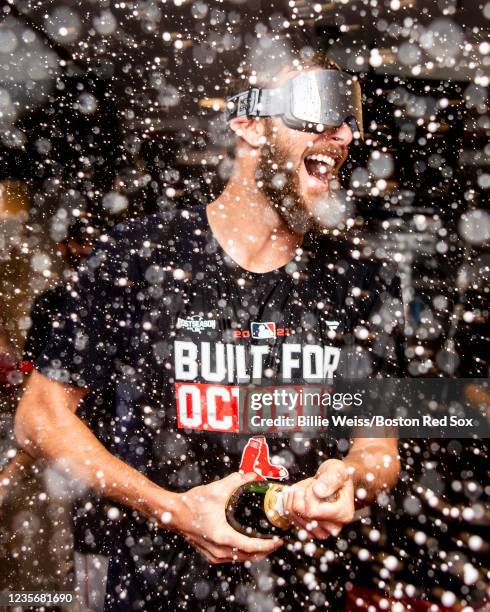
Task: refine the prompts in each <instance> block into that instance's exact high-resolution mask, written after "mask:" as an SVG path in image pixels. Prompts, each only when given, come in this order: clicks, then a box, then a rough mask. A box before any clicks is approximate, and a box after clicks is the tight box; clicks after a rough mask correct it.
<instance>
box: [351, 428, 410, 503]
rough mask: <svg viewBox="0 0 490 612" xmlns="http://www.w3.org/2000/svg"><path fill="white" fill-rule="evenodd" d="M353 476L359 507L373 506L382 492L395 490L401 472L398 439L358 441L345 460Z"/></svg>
mask: <svg viewBox="0 0 490 612" xmlns="http://www.w3.org/2000/svg"><path fill="white" fill-rule="evenodd" d="M344 463H345V464H346V465H347V467H348V469H349V472H350V473H351V474H352V479H353V482H354V490H355V497H356V507H358V508H359V507H362V506H366V505H368V504H370V503H372V502H373V501H374V500H375V499H376V496H377V495H378V493H380V492H381V491H383V490H387V489H390V488H391V487H393V486H394V485H395V484H396V482H397V480H398V476H399V473H400V461H399V458H398V449H397V444H396V441H395V440H392V439H390V440H381V439H380V440H379V441H370V442H369V443H356V442H354V444H353V446H352V447H351V450H350V452H349V453H348V455H347V456H346V457H345V459H344Z"/></svg>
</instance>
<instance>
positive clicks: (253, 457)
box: [240, 436, 289, 480]
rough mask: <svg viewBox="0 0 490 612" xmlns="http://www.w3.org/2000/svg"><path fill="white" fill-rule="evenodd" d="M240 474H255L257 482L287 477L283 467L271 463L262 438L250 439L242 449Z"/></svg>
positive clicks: (264, 440)
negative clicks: (257, 477)
mask: <svg viewBox="0 0 490 612" xmlns="http://www.w3.org/2000/svg"><path fill="white" fill-rule="evenodd" d="M240 472H244V473H245V474H247V473H249V472H255V473H256V474H257V475H258V476H259V480H265V479H266V478H273V479H275V480H280V479H283V478H287V477H288V476H289V472H288V471H287V469H286V468H285V467H282V466H277V465H274V464H273V463H271V461H270V457H269V447H268V445H267V440H266V439H265V438H264V437H263V436H257V437H255V438H250V440H249V441H248V442H247V445H246V446H245V448H244V449H243V454H242V460H241V463H240Z"/></svg>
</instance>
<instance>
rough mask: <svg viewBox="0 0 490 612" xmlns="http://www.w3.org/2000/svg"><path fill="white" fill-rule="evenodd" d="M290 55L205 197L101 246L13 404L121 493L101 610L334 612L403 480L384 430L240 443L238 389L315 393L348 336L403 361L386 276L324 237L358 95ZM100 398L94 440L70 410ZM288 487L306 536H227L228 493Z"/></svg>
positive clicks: (333, 73)
mask: <svg viewBox="0 0 490 612" xmlns="http://www.w3.org/2000/svg"><path fill="white" fill-rule="evenodd" d="M292 57H293V59H291V58H289V59H288V61H287V62H285V64H284V65H282V66H280V67H278V68H277V70H276V72H275V74H274V75H272V78H271V77H270V75H269V76H267V77H266V76H264V75H262V77H261V74H260V71H259V72H258V73H257V74H256V75H254V78H253V79H252V81H247V79H242V80H241V81H240V83H239V86H240V88H239V89H238V90H236V91H234V92H232V94H233V95H231V96H230V98H229V100H228V118H229V125H230V128H231V130H233V132H234V133H235V134H236V149H235V162H234V169H233V172H232V175H231V178H230V180H229V182H228V184H227V185H226V187H225V189H224V191H223V192H222V194H221V195H220V196H219V197H218V198H217V199H216V200H215V201H214V202H212V203H210V204H209V205H208V206H207V207H200V206H194V207H188V208H186V209H185V210H182V211H177V212H176V213H175V214H174V215H173V216H169V215H168V214H167V213H166V214H162V215H156V216H153V217H148V218H145V219H142V220H137V221H134V222H131V223H125V224H121V225H120V226H118V227H117V228H116V230H115V231H114V232H113V233H111V234H110V235H108V236H102V237H101V239H100V241H99V245H98V247H97V249H96V250H95V252H94V253H93V255H92V256H91V257H90V258H89V259H88V260H87V261H86V263H85V265H84V266H83V267H82V268H81V269H80V271H79V277H78V282H76V283H75V284H73V285H72V286H70V287H68V289H67V294H66V302H65V304H64V309H63V312H64V314H63V316H61V318H60V320H59V321H58V322H57V325H56V327H55V328H53V333H52V335H51V339H50V342H49V344H48V346H47V347H46V348H45V350H44V353H43V355H42V356H41V357H40V358H39V359H38V360H37V362H36V370H35V371H34V372H33V373H32V375H31V377H30V380H29V382H28V384H27V388H26V391H25V395H24V397H23V399H22V400H21V403H20V406H19V409H18V413H17V418H16V434H17V437H18V440H19V443H20V444H21V445H22V447H23V448H24V449H25V450H26V451H27V452H29V453H31V454H33V455H36V456H42V457H44V458H45V459H47V460H48V461H49V462H51V463H52V464H55V465H57V466H58V468H59V469H60V470H62V471H63V473H64V474H65V475H66V476H67V477H69V478H71V479H76V480H77V481H80V480H81V481H82V482H83V483H84V484H85V485H86V486H88V487H91V488H92V489H94V490H95V491H96V492H97V493H98V494H99V495H101V496H103V497H106V498H109V499H111V500H113V502H114V509H113V510H112V511H111V512H109V515H110V516H108V521H111V522H112V523H113V525H112V527H111V532H112V533H113V537H112V540H113V541H112V554H111V559H110V563H109V575H108V581H107V597H106V608H107V609H110V610H155V609H189V610H198V609H202V610H217V609H224V610H233V609H257V610H292V609H296V608H297V607H299V606H301V607H305V608H306V609H314V608H315V607H319V608H324V607H326V606H332V607H333V608H334V609H340V608H341V606H342V600H343V591H344V589H343V584H344V582H345V578H346V577H345V576H344V575H342V565H343V563H342V559H341V558H338V554H336V553H335V552H334V551H335V550H336V548H335V538H336V537H337V536H338V535H339V533H340V532H341V530H342V529H343V527H344V526H345V525H347V524H349V523H350V522H351V521H352V520H353V517H354V512H355V509H356V507H358V506H362V505H366V504H369V503H371V502H373V501H375V500H376V497H377V495H378V494H379V493H380V492H382V491H384V490H386V489H387V488H389V487H391V486H392V485H393V484H394V483H395V482H396V480H397V477H398V471H399V461H398V452H397V441H396V439H394V438H384V439H381V438H365V437H364V438H360V437H357V438H353V439H352V440H350V442H348V443H347V446H346V444H345V442H346V441H345V440H342V441H339V440H336V439H331V438H329V437H328V436H327V435H324V434H322V435H321V436H320V435H319V436H317V437H311V436H310V437H304V436H297V435H296V436H295V435H289V436H288V435H286V436H280V435H278V436H269V437H264V436H261V437H257V438H254V439H253V440H252V441H250V440H247V436H244V435H243V434H241V433H240V431H239V428H238V427H237V422H238V420H239V419H238V416H239V415H238V414H237V411H238V410H239V402H238V401H237V389H240V386H241V385H242V384H248V383H249V382H250V381H252V380H253V381H258V382H266V383H267V384H269V385H270V384H281V383H284V382H287V381H291V380H293V379H295V380H298V379H303V378H304V379H307V380H308V381H309V382H315V383H316V384H319V383H322V382H324V381H325V380H327V379H330V378H331V376H332V375H334V376H335V374H336V371H337V369H338V368H340V367H342V363H343V361H342V351H343V350H344V349H345V350H346V351H347V353H348V354H350V355H352V352H353V350H354V347H355V339H356V334H355V333H354V332H355V330H356V329H359V328H363V329H364V328H366V329H367V330H368V334H376V333H378V334H380V335H382V336H383V339H384V340H383V341H384V346H385V350H383V351H381V352H380V351H377V352H376V351H374V352H373V353H372V354H369V352H368V351H366V350H364V357H365V359H368V361H369V371H370V373H371V375H373V376H374V375H386V376H391V375H397V374H398V373H399V371H400V363H401V359H402V350H401V343H400V341H399V340H400V326H399V323H398V322H396V321H395V322H393V321H391V322H390V324H388V323H387V322H386V316H380V315H379V312H380V309H382V308H383V307H384V306H385V304H386V302H389V303H390V304H393V303H396V304H399V285H398V283H397V279H396V276H394V275H393V273H392V271H389V270H386V269H384V268H383V266H381V265H380V264H378V263H376V262H373V261H361V260H359V259H356V258H353V257H352V256H351V255H350V253H349V249H348V248H347V247H346V246H345V245H343V243H342V242H341V241H336V240H328V239H325V240H324V239H323V237H324V232H323V231H322V230H323V227H324V219H325V214H327V216H328V210H325V206H326V204H325V198H328V197H329V195H331V190H332V184H334V183H335V181H336V179H337V173H338V171H339V169H340V167H341V166H342V164H343V163H344V162H345V160H346V158H347V156H348V153H349V147H350V146H351V145H352V142H353V138H354V135H355V136H356V138H360V137H362V115H361V108H360V104H361V102H360V91H359V85H358V83H357V82H356V81H355V79H354V78H353V77H351V76H349V75H347V74H344V73H342V72H341V71H340V70H339V69H338V68H337V67H336V66H335V65H333V64H332V63H331V62H329V61H328V60H327V59H326V58H325V57H324V56H321V55H313V56H311V57H309V58H307V59H304V58H303V57H302V56H301V55H296V56H295V55H294V54H293V56H292ZM261 79H262V80H261ZM398 310H399V311H401V308H398ZM376 326H377V327H376ZM344 365H345V364H344ZM109 387H111V388H112V389H113V390H114V397H115V398H116V399H115V402H114V405H113V406H110V407H109V406H104V405H103V403H102V402H99V403H97V400H96V399H95V400H94V401H93V402H92V403H91V405H93V406H99V410H100V418H101V419H106V421H107V423H108V430H109V431H110V435H109V437H108V439H107V440H105V441H104V445H103V444H101V442H100V441H99V440H98V439H97V438H96V437H95V436H94V434H93V433H92V432H91V431H90V429H89V428H88V427H87V426H86V425H85V424H84V423H83V422H82V420H81V419H80V418H78V417H77V415H76V411H77V407H78V405H79V403H80V402H81V401H82V400H83V398H84V397H86V396H87V394H91V395H93V396H98V395H101V396H102V391H103V390H107V389H108V388H109ZM244 448H245V449H246V452H245V453H244V454H243V457H242V452H243V450H244ZM241 457H242V463H241V464H240V458H241ZM240 465H241V470H240V471H239V467H240ZM286 476H288V478H289V480H290V481H291V482H294V483H295V485H294V487H292V489H291V490H290V492H289V493H288V495H287V496H286V498H285V507H284V512H285V514H286V515H287V517H288V518H289V520H290V522H291V523H293V524H294V526H295V528H296V529H297V531H296V534H299V535H297V537H295V538H294V537H293V539H291V540H289V541H288V542H286V541H285V540H284V539H279V538H276V539H261V538H257V537H248V536H246V535H244V534H242V533H239V532H238V531H235V530H234V529H233V528H232V527H231V525H230V524H229V523H228V522H227V520H226V515H225V507H226V504H227V501H228V499H229V498H230V496H231V494H232V493H233V491H234V490H235V489H236V488H237V487H239V486H240V485H241V484H243V483H244V482H248V481H251V480H253V479H255V478H272V479H283V478H284V477H286ZM334 493H335V497H334V498H332V495H333V494H334ZM327 538H331V540H330V541H329V542H327V547H326V548H322V547H321V543H322V542H321V541H324V540H326V539H327ZM344 569H345V568H344Z"/></svg>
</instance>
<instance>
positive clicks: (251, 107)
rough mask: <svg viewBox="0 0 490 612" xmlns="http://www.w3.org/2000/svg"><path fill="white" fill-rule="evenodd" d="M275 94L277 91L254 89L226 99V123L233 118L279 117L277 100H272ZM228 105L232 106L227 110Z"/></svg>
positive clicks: (279, 111)
mask: <svg viewBox="0 0 490 612" xmlns="http://www.w3.org/2000/svg"><path fill="white" fill-rule="evenodd" d="M277 93H278V90H277V89H259V88H258V87H254V88H252V89H249V90H248V91H242V92H241V93H239V94H236V95H235V96H232V97H231V98H228V99H227V111H226V112H227V119H228V121H229V120H230V119H234V118H235V117H272V116H274V115H280V114H281V113H282V109H281V108H279V106H278V105H279V100H277V99H274V96H275V95H276V94H277ZM230 103H231V104H233V108H228V105H229V104H230ZM273 106H275V108H273Z"/></svg>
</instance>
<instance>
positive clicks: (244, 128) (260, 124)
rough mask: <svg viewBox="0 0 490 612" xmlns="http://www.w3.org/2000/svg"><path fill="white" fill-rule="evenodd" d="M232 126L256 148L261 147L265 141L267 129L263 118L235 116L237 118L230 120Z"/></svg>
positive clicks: (236, 132)
mask: <svg viewBox="0 0 490 612" xmlns="http://www.w3.org/2000/svg"><path fill="white" fill-rule="evenodd" d="M230 128H231V129H232V130H233V131H234V132H235V134H236V135H237V136H239V137H240V138H243V140H245V142H246V143H247V144H249V145H250V146H251V147H253V148H254V149H257V148H259V147H261V146H262V145H263V144H264V142H265V140H264V138H265V131H266V130H265V122H264V120H263V119H256V118H254V117H235V119H232V120H231V121H230Z"/></svg>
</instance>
